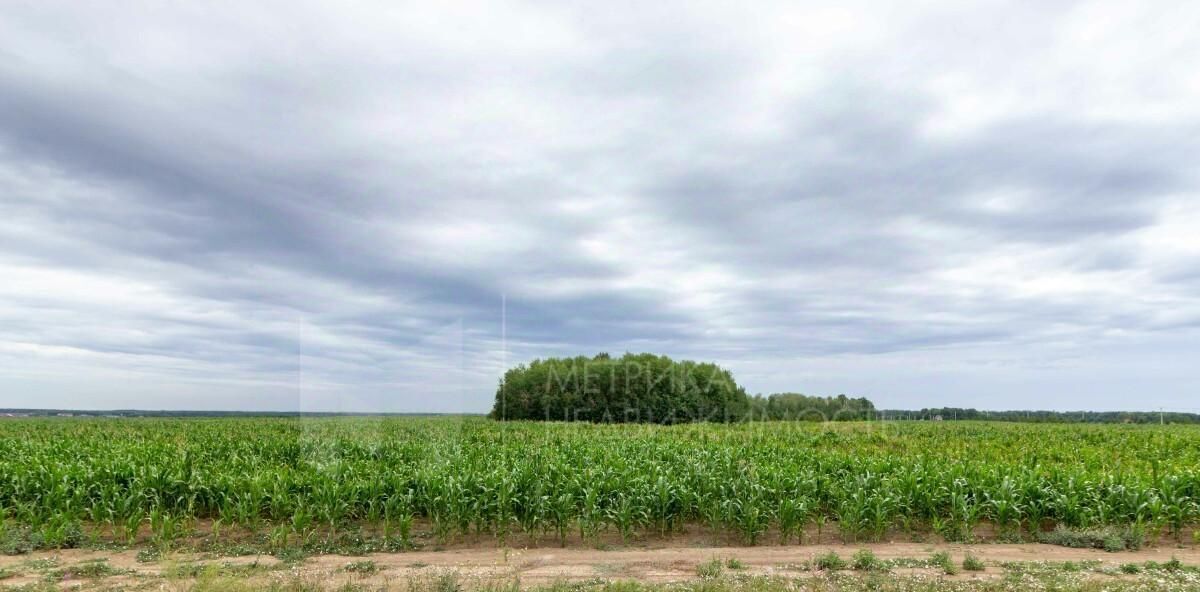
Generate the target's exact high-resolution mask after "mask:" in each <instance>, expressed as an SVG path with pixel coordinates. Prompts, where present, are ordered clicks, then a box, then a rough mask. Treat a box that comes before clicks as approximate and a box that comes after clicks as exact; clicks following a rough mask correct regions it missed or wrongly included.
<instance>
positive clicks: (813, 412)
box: [749, 393, 876, 421]
mask: <svg viewBox="0 0 1200 592" xmlns="http://www.w3.org/2000/svg"><path fill="white" fill-rule="evenodd" d="M875 417H876V414H875V405H874V404H873V403H871V402H870V401H868V400H867V399H865V398H862V397H859V398H856V399H852V398H850V397H847V396H846V395H838V396H836V397H815V396H809V395H802V394H799V393H776V394H774V395H768V396H766V397H764V396H762V395H755V396H754V397H752V398H751V399H750V413H749V419H751V420H792V421H863V420H868V419H875Z"/></svg>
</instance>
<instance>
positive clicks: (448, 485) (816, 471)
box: [0, 418, 1200, 548]
mask: <svg viewBox="0 0 1200 592" xmlns="http://www.w3.org/2000/svg"><path fill="white" fill-rule="evenodd" d="M1198 501H1200V429H1198V428H1193V427H1190V426H1162V427H1160V426H1122V425H1097V426H1090V425H1030V424H1003V423H970V422H963V423H949V422H946V423H935V422H900V423H878V422H875V423H869V422H861V423H842V424H811V423H786V422H768V423H756V424H746V423H742V424H731V425H719V424H685V425H675V426H649V425H597V424H579V423H575V424H560V423H544V422H543V423H526V422H494V421H489V420H486V419H482V418H420V419H417V418H328V419H324V418H323V419H309V418H278V419H264V418H235V419H66V418H63V419H18V420H8V421H2V422H0V518H2V519H0V535H3V534H4V533H8V534H10V535H11V533H13V532H17V531H21V532H25V533H32V534H33V535H35V538H36V540H37V541H38V544H39V545H40V546H42V547H51V548H52V547H63V546H71V545H75V544H80V541H86V540H87V539H89V538H91V539H96V540H115V541H124V542H134V541H147V540H150V541H154V542H158V543H163V544H170V543H171V542H172V541H173V540H175V539H178V538H181V537H185V536H188V533H189V532H192V531H194V530H195V529H196V528H198V527H200V526H203V527H204V528H205V529H206V532H207V533H208V534H209V536H215V537H218V538H219V537H221V536H223V534H222V533H229V534H231V535H232V533H235V532H236V533H241V534H246V533H253V534H255V535H258V536H259V537H261V538H264V539H267V540H270V541H272V542H275V543H278V544H281V545H283V544H289V543H293V544H294V543H295V542H297V541H304V540H311V539H312V538H313V537H320V536H329V534H330V533H337V532H346V531H362V530H363V529H367V530H369V531H370V532H372V533H381V536H383V537H385V538H386V539H388V540H394V541H398V542H399V546H401V547H402V546H403V544H404V543H405V542H407V541H408V540H410V539H411V537H413V536H414V534H415V532H416V530H417V529H422V530H423V531H427V532H428V533H429V536H431V537H437V538H438V539H442V540H452V539H454V538H455V537H459V536H463V535H471V536H479V535H488V536H495V537H498V538H501V539H503V538H505V537H509V536H516V535H532V536H537V537H546V538H549V539H551V540H563V541H566V540H567V539H568V538H579V539H588V538H590V537H597V536H601V535H605V536H610V537H615V536H618V535H619V536H620V537H622V538H630V537H647V536H669V535H671V534H672V533H677V532H680V531H683V530H689V529H705V530H706V531H710V530H711V531H713V532H720V533H726V534H727V535H729V536H730V537H736V538H738V539H740V540H741V541H742V542H744V543H746V544H780V543H793V544H794V543H798V542H799V543H803V542H806V541H812V540H813V539H814V537H816V536H819V535H821V534H822V533H823V534H824V536H826V537H829V536H836V537H838V538H840V539H842V540H846V541H868V540H880V539H884V538H886V537H889V536H897V535H898V533H899V535H904V534H906V533H907V534H912V533H927V534H929V533H932V534H937V535H939V536H942V537H945V538H947V539H951V540H964V539H968V538H971V537H973V536H975V533H979V532H987V533H991V535H990V536H1016V537H1020V536H1030V535H1032V534H1035V533H1038V532H1044V531H1047V530H1050V529H1052V528H1054V527H1055V526H1060V525H1061V526H1066V527H1072V528H1090V527H1103V526H1119V527H1122V528H1136V529H1139V531H1141V532H1145V533H1147V534H1148V535H1150V536H1172V535H1173V536H1179V537H1182V536H1183V534H1184V533H1185V532H1186V531H1188V530H1190V529H1191V527H1192V525H1193V524H1194V523H1195V522H1196V521H1197V519H1198V518H1200V508H1198V504H1197V502H1198Z"/></svg>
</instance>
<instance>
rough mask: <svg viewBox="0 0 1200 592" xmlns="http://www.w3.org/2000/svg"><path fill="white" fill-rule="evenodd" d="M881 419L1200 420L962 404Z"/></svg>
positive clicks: (1199, 418)
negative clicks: (983, 408)
mask: <svg viewBox="0 0 1200 592" xmlns="http://www.w3.org/2000/svg"><path fill="white" fill-rule="evenodd" d="M879 417H880V418H881V419H889V420H892V419H896V420H931V419H941V420H942V421H954V420H959V421H963V420H969V421H1016V422H1028V423H1200V414H1196V413H1179V412H1159V411H980V410H978V409H971V408H965V409H964V408H961V407H940V408H927V409H921V410H919V411H907V410H896V409H886V410H883V411H880V412H879Z"/></svg>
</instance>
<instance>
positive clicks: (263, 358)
mask: <svg viewBox="0 0 1200 592" xmlns="http://www.w3.org/2000/svg"><path fill="white" fill-rule="evenodd" d="M1160 8H1164V7H1155V6H1154V5H1153V3H1151V4H1149V5H1137V6H1132V5H1128V4H1121V3H1110V2H1065V3H1053V4H1042V5H1029V6H1025V7H1015V6H1011V5H1008V6H1001V5H998V4H995V3H986V2H982V3H966V4H964V3H958V2H945V3H940V2H933V3H928V4H926V5H923V6H922V8H921V9H920V10H904V11H901V10H898V9H891V8H889V7H888V6H886V5H884V4H882V3H875V2H850V3H831V4H829V5H824V6H822V5H805V6H803V7H799V6H795V5H792V4H790V3H780V4H774V3H762V4H756V5H754V6H753V7H747V6H744V5H735V4H705V5H702V6H701V5H694V4H688V3H684V4H673V3H659V4H656V5H655V6H654V7H647V6H645V5H644V4H636V5H635V4H622V3H616V4H607V5H605V6H603V7H596V8H594V9H590V8H587V7H585V6H582V5H571V4H563V5H537V4H523V3H489V2H478V3H474V2H467V3H434V4H405V3H400V4H396V3H370V2H364V3H354V4H352V5H347V6H341V5H338V6H334V5H332V4H328V3H326V4H321V3H308V2H300V3H287V4H286V5H284V4H276V5H271V3H266V4H259V5H255V6H253V7H251V6H242V5H227V6H223V7H222V6H208V5H205V6H200V5H197V6H179V5H174V6H168V5H160V6H146V5H141V4H138V5H134V4H123V3H116V4H107V5H103V6H100V5H96V6H81V5H78V4H76V3H62V2H29V3H16V4H13V5H12V6H9V7H7V8H6V10H5V11H4V14H3V15H2V16H0V208H2V211H3V213H4V215H3V216H0V277H3V278H5V281H3V282H0V407H4V406H11V407H85V408H117V407H139V408H239V409H303V410H322V409H336V410H360V411H372V410H384V411H483V410H486V409H487V408H488V406H489V404H490V400H491V398H492V395H493V391H494V388H495V384H496V380H497V379H498V377H499V375H500V373H501V372H502V371H503V369H504V367H505V366H506V365H509V364H513V363H518V362H521V361H526V360H529V359H532V358H534V357H538V356H546V355H564V354H570V355H574V354H579V353H594V352H597V351H610V352H620V351H627V350H628V351H654V352H662V353H667V354H671V355H677V356H687V357H693V358H699V359H705V360H714V361H717V362H719V363H722V364H725V365H727V366H729V367H730V368H732V369H733V370H734V372H735V375H736V376H737V377H738V379H739V380H740V381H741V382H742V383H743V384H744V385H745V386H747V388H748V389H749V390H751V391H754V392H774V391H781V390H794V391H803V392H811V393H818V394H835V393H839V392H846V393H851V394H855V395H866V396H870V397H872V398H874V399H875V400H876V401H877V403H878V404H880V405H882V406H885V407H920V406H925V405H942V404H954V405H964V406H977V407H984V408H1016V407H1022V408H1023V407H1050V408H1059V409H1068V408H1079V407H1090V408H1102V409H1109V408H1131V407H1148V406H1151V407H1169V408H1173V409H1185V410H1186V409H1189V408H1191V407H1195V406H1196V405H1197V404H1196V403H1194V400H1195V399H1194V395H1195V393H1196V389H1197V388H1198V386H1200V373H1198V372H1197V371H1196V370H1195V368H1194V364H1190V363H1187V362H1186V360H1189V359H1191V358H1193V357H1194V356H1195V355H1197V354H1200V351H1198V350H1200V347H1198V345H1197V344H1200V321H1198V319H1200V281H1197V278H1198V277H1200V273H1198V272H1197V269H1200V264H1198V262H1200V242H1197V236H1200V235H1197V233H1196V229H1197V228H1200V179H1197V173H1196V170H1195V155H1196V154H1198V153H1200V139H1198V138H1200V133H1198V132H1200V107H1198V105H1200V79H1197V78H1196V74H1195V72H1196V71H1200V42H1197V41H1196V39H1195V36H1194V35H1192V34H1191V32H1193V31H1194V30H1195V26H1196V25H1197V24H1200V9H1197V8H1195V7H1179V6H1173V7H1172V10H1171V11H1164V10H1160Z"/></svg>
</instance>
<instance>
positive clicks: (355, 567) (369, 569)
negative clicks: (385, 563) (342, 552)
mask: <svg viewBox="0 0 1200 592" xmlns="http://www.w3.org/2000/svg"><path fill="white" fill-rule="evenodd" d="M342 571H344V572H349V573H355V574H360V575H372V574H376V573H379V566H378V565H376V564H375V562H374V561H370V560H366V561H352V562H350V563H347V564H346V565H344V566H342Z"/></svg>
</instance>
